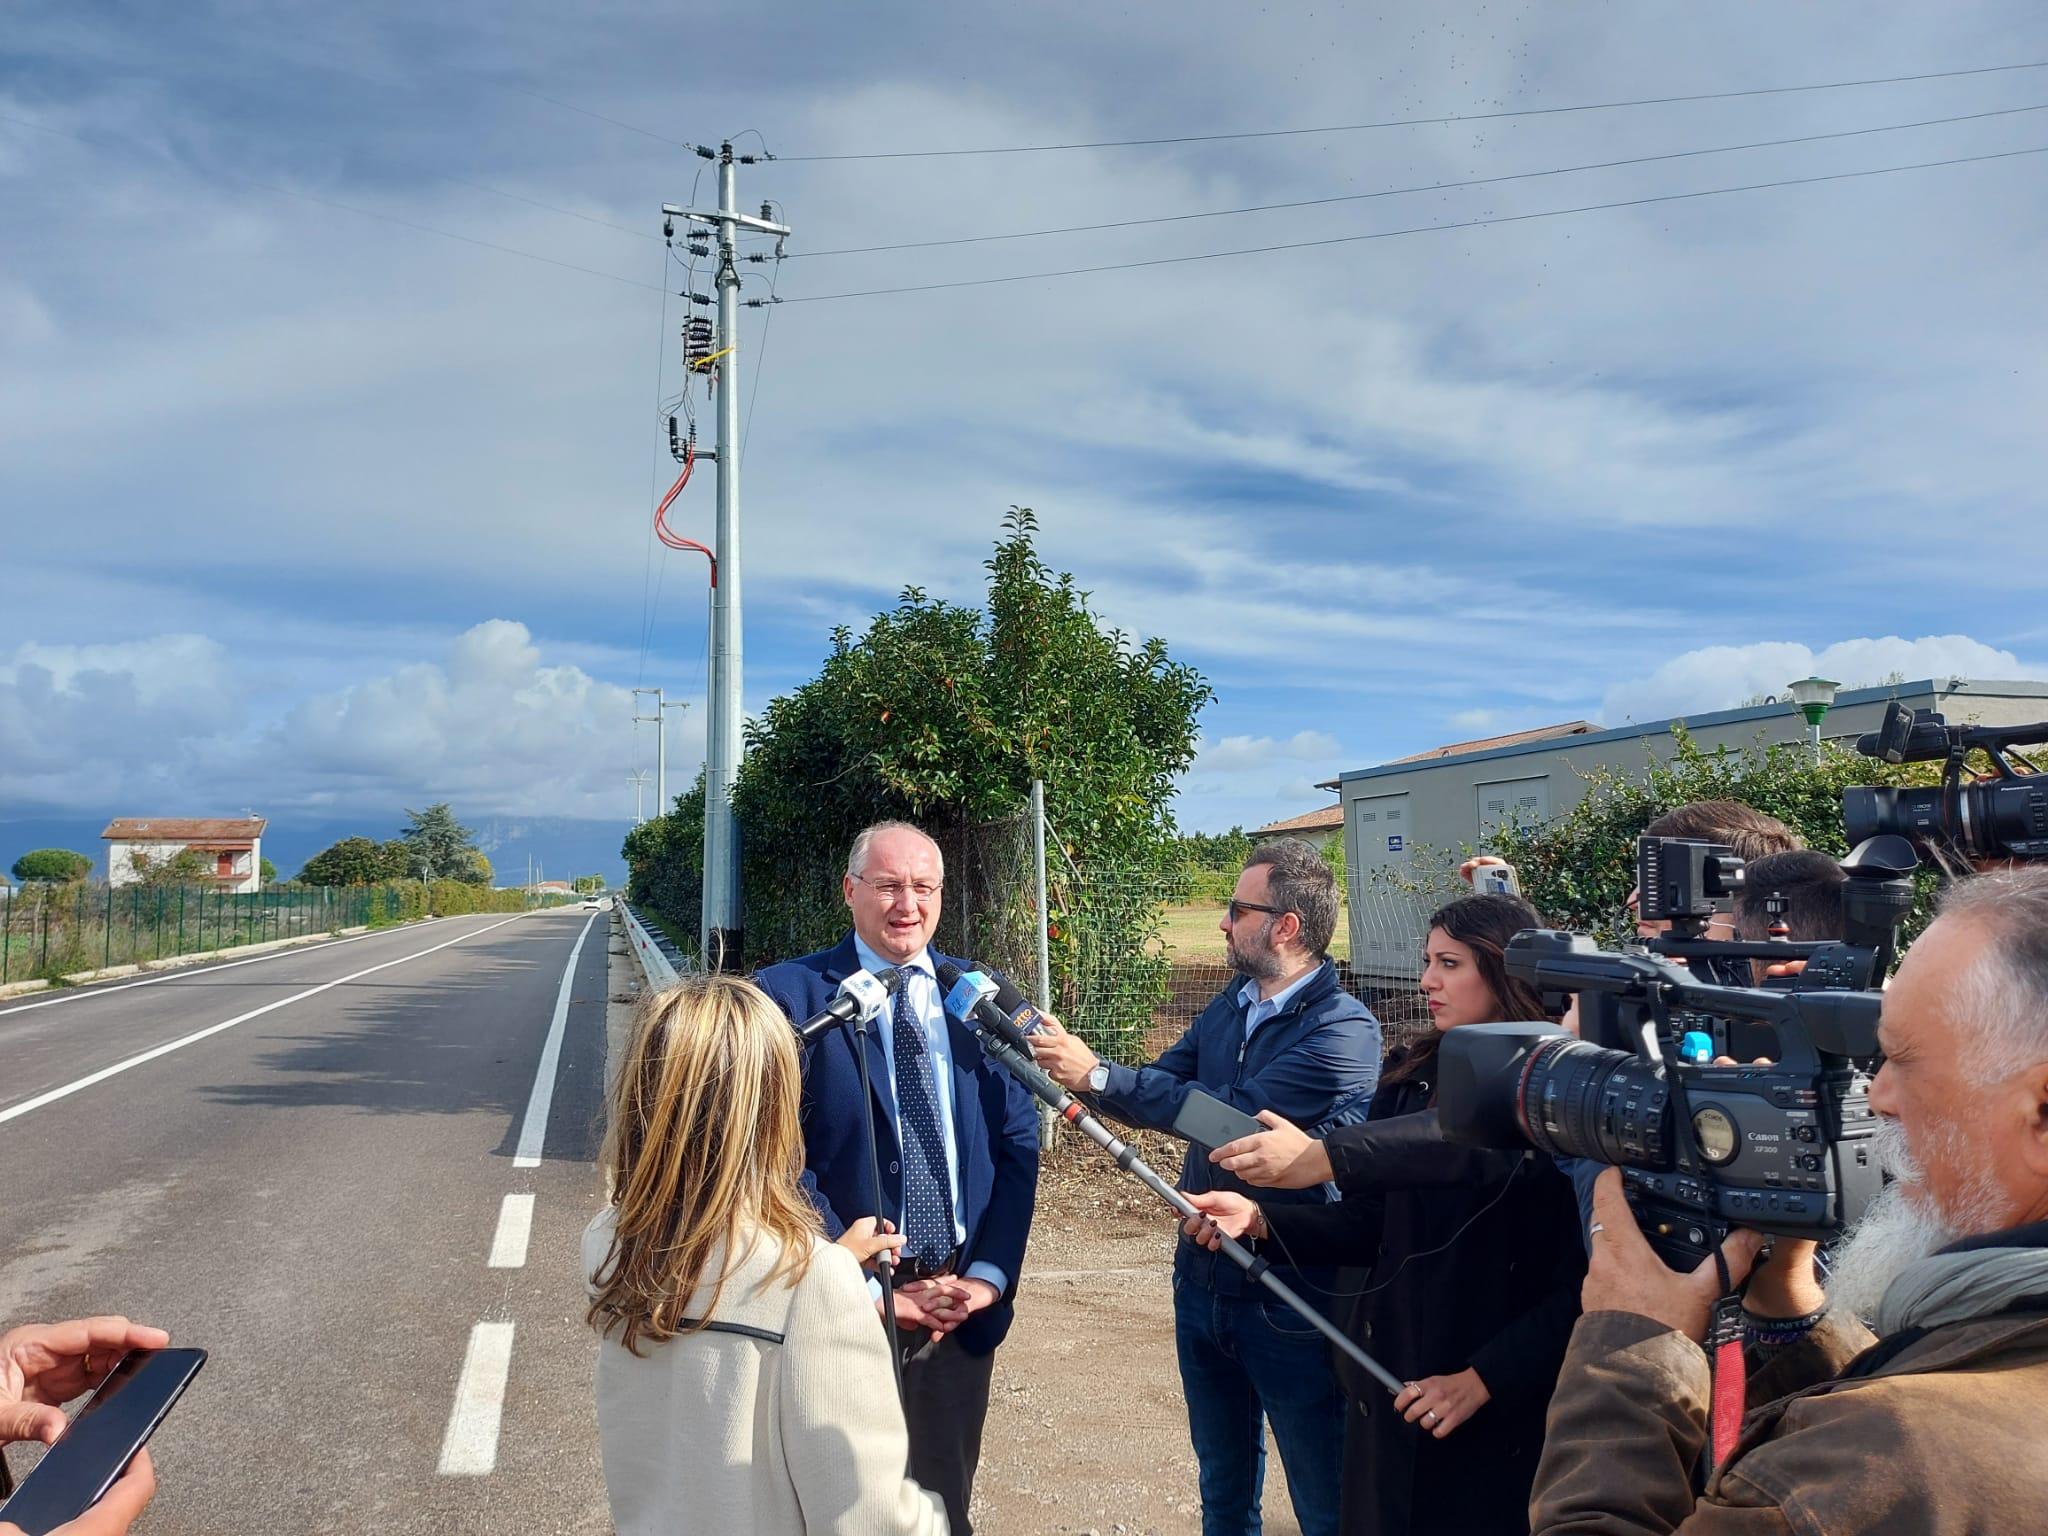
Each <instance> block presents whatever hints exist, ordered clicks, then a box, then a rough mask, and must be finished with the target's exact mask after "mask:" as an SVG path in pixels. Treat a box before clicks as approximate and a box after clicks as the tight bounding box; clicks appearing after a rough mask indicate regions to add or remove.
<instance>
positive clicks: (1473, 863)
mask: <svg viewBox="0 0 2048 1536" xmlns="http://www.w3.org/2000/svg"><path fill="white" fill-rule="evenodd" d="M1514 867H1515V866H1514V865H1512V864H1510V863H1509V862H1508V861H1507V860H1506V859H1503V858H1497V857H1496V856H1494V855H1493V854H1490V853H1482V854H1480V855H1478V856H1477V857H1476V858H1470V859H1467V860H1466V861H1465V862H1464V863H1462V864H1460V865H1459V866H1458V878H1459V879H1460V880H1462V881H1464V882H1465V883H1466V884H1467V885H1470V884H1471V883H1472V872H1473V871H1474V870H1475V869H1505V870H1513V869H1514Z"/></svg>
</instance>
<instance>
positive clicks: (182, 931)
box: [0, 882, 403, 986]
mask: <svg viewBox="0 0 2048 1536" xmlns="http://www.w3.org/2000/svg"><path fill="white" fill-rule="evenodd" d="M400 907H401V901H400V898H399V897H397V896H396V895H395V894H394V893H393V892H390V891H387V890H385V889H384V888H383V887H381V886H352V887H332V886H287V887H283V888H272V889H270V890H266V891H252V892H248V893H246V894H237V893H235V892H231V891H222V890H216V889H213V888H211V887H208V886H176V887H152V886H141V885H128V886H110V885H101V884H96V883H88V882H80V883H78V884H74V885H26V886H23V887H22V888H21V889H20V890H18V891H17V890H12V889H9V890H5V891H0V986H4V985H5V984H6V983H8V982H11V981H31V980H36V979H38V978H43V979H54V978H56V977H60V976H67V975H72V974H75V973H77V972H80V971H94V970H105V969H107V968H108V967H110V966H116V965H135V964H140V963H142V962H144V961H148V960H162V959H168V958H170V957H171V956H174V955H191V954H205V953H209V952H211V951H214V950H221V949H232V948H234V947H236V946H237V945H243V944H262V943H266V942H269V941H272V940H277V939H292V938H300V937H305V936H310V935H313V934H321V933H332V932H334V931H335V930H337V929H341V928H359V927H365V926H369V925H372V924H376V923H381V922H392V921H397V920H398V918H399V917H400V916H401V915H403V914H402V913H401V910H400Z"/></svg>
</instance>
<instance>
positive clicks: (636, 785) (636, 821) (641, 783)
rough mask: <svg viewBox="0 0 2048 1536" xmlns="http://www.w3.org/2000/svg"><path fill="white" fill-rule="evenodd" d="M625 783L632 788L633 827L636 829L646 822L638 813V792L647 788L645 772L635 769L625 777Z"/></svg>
mask: <svg viewBox="0 0 2048 1536" xmlns="http://www.w3.org/2000/svg"><path fill="white" fill-rule="evenodd" d="M626 782H627V783H629V784H631V785H632V786H633V825H634V826H636V827H637V826H640V825H641V824H642V823H644V822H645V821H646V820H647V818H646V817H645V816H643V815H642V814H641V813H640V791H641V790H643V789H645V788H646V787H647V770H646V769H645V768H635V769H634V770H633V771H632V772H631V773H630V774H628V775H627V776H626Z"/></svg>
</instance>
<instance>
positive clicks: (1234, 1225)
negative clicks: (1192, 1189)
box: [1181, 1190, 1266, 1249]
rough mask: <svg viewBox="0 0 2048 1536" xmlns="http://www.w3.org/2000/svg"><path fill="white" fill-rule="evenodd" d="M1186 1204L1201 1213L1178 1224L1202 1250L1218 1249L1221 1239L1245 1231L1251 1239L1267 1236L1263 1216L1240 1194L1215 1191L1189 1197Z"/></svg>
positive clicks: (1235, 1235) (1235, 1236)
mask: <svg viewBox="0 0 2048 1536" xmlns="http://www.w3.org/2000/svg"><path fill="white" fill-rule="evenodd" d="M1188 1204H1189V1205H1192V1206H1193V1207H1194V1208H1195V1209H1196V1210H1198V1211H1200V1212H1201V1213H1202V1214H1201V1215H1199V1216H1190V1217H1189V1218H1188V1219H1187V1220H1186V1221H1185V1222H1183V1223H1182V1224H1181V1231H1183V1232H1185V1233H1186V1234H1187V1236H1188V1238H1189V1240H1190V1241H1192V1242H1197V1243H1200V1244H1201V1245H1202V1246H1203V1247H1204V1248H1209V1249H1216V1248H1221V1247H1222V1246H1223V1241H1222V1240H1223V1239H1224V1238H1226V1237H1231V1238H1242V1237H1243V1236H1244V1235H1245V1233H1247V1232H1250V1233H1251V1234H1252V1235H1253V1236H1254V1237H1264V1236H1265V1235H1266V1217H1265V1213H1264V1212H1263V1211H1261V1210H1260V1209H1259V1208H1258V1206H1256V1205H1255V1204H1253V1203H1252V1202H1251V1201H1250V1200H1247V1199H1246V1198H1245V1197H1244V1196H1243V1195H1235V1194H1231V1193H1229V1192H1228V1191H1225V1190H1215V1191H1212V1192H1211V1193H1209V1194H1204V1195H1189V1196H1188Z"/></svg>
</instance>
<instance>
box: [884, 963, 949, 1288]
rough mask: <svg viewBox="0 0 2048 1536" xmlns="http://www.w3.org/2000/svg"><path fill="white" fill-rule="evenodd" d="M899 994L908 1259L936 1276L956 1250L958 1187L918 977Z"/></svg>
mask: <svg viewBox="0 0 2048 1536" xmlns="http://www.w3.org/2000/svg"><path fill="white" fill-rule="evenodd" d="M903 974H904V984H903V986H902V987H901V988H900V989H899V990H898V991H897V993H896V1011H895V1015H894V1020H895V1027H894V1029H893V1031H892V1034H891V1038H892V1041H893V1043H894V1046H895V1051H896V1119H897V1122H898V1135H899V1136H900V1137H901V1138H902V1142H903V1236H904V1244H903V1258H904V1261H905V1262H906V1263H907V1264H909V1265H910V1266H911V1267H912V1268H913V1269H915V1268H917V1267H919V1266H923V1267H924V1268H925V1270H926V1271H927V1272H931V1271H935V1270H936V1269H937V1268H938V1267H939V1266H940V1265H941V1264H943V1263H944V1262H945V1259H946V1256H947V1255H948V1254H950V1253H951V1252H952V1251H953V1185H952V1180H951V1179H950V1178H949V1177H948V1176H947V1173H946V1135H945V1128H944V1127H943V1126H942V1125H941V1124H940V1123H939V1098H938V1089H937V1086H936V1084H935V1083H934V1082H933V1080H932V1056H931V1051H930V1049H929V1046H928V1043H927V1042H926V1040H925V1033H924V1025H923V1023H922V1022H921V1021H920V1020H919V1019H918V1017H917V1011H916V1010H915V1009H914V1008H912V1007H911V1005H910V988H911V984H912V977H913V975H914V974H915V973H913V972H911V971H908V970H906V971H905V972H904V973H903Z"/></svg>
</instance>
